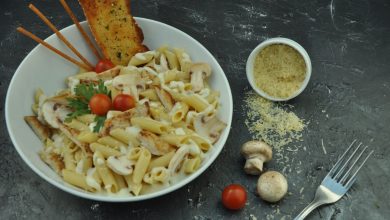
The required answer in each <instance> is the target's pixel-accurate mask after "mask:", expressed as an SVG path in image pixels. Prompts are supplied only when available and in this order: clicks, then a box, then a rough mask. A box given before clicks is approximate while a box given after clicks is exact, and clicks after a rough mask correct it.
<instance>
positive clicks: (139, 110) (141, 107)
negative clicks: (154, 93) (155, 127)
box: [134, 102, 150, 117]
mask: <svg viewBox="0 0 390 220" xmlns="http://www.w3.org/2000/svg"><path fill="white" fill-rule="evenodd" d="M147 116H150V105H149V102H144V103H143V104H138V105H137V106H136V107H135V112H134V117H147Z"/></svg>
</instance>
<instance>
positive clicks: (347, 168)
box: [328, 139, 374, 187]
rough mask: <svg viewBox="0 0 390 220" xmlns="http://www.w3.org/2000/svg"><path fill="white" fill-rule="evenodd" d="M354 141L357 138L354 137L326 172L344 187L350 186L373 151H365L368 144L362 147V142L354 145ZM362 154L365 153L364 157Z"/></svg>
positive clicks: (355, 141)
mask: <svg viewBox="0 0 390 220" xmlns="http://www.w3.org/2000/svg"><path fill="white" fill-rule="evenodd" d="M356 143H357V140H356V139H355V140H354V141H353V142H352V143H351V145H350V146H349V147H348V148H347V150H346V151H345V152H344V153H343V155H342V156H341V157H340V158H339V159H338V161H337V162H336V164H335V165H334V166H333V168H332V169H331V170H330V171H329V174H328V176H329V177H331V178H332V179H334V180H335V181H336V182H338V183H340V184H341V185H343V186H345V187H350V186H351V185H352V184H353V183H354V182H355V180H356V175H357V173H358V172H359V170H360V169H361V168H362V167H363V165H364V163H365V162H366V161H367V160H368V158H369V157H370V156H371V154H372V153H373V152H374V151H373V150H371V151H370V152H369V153H367V152H366V150H367V149H368V146H364V147H362V146H363V144H362V143H361V142H360V143H359V144H358V145H357V147H355V146H356ZM363 154H365V155H367V156H365V158H364V159H363V157H362V156H363Z"/></svg>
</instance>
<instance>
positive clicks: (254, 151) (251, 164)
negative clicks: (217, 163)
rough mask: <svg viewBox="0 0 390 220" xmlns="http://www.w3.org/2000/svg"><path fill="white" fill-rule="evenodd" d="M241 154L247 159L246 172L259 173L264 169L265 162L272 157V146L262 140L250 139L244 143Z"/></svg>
mask: <svg viewBox="0 0 390 220" xmlns="http://www.w3.org/2000/svg"><path fill="white" fill-rule="evenodd" d="M241 154H242V155H243V156H244V157H245V159H246V163H245V166H244V170H245V172H246V173H247V174H251V175H259V174H260V173H261V172H262V171H263V163H265V162H268V161H270V160H271V159H272V148H271V147H270V146H268V144H266V143H264V142H262V141H248V142H246V143H245V144H244V145H242V148H241Z"/></svg>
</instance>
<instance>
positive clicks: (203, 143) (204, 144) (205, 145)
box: [191, 134, 212, 151]
mask: <svg viewBox="0 0 390 220" xmlns="http://www.w3.org/2000/svg"><path fill="white" fill-rule="evenodd" d="M191 140H193V141H194V142H195V143H196V144H197V145H198V146H199V147H200V149H202V150H203V151H208V150H210V148H211V146H212V145H211V143H210V142H209V141H208V140H207V139H205V138H202V137H201V136H199V135H197V134H193V135H191Z"/></svg>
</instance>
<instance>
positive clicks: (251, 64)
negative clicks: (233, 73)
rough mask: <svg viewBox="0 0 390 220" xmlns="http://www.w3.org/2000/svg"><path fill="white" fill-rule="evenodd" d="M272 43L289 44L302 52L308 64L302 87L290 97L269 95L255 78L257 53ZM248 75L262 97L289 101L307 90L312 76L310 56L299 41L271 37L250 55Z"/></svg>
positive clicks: (247, 64) (247, 65)
mask: <svg viewBox="0 0 390 220" xmlns="http://www.w3.org/2000/svg"><path fill="white" fill-rule="evenodd" d="M272 44H285V45H288V46H290V47H292V48H294V49H295V50H297V51H298V52H299V53H300V54H301V56H302V57H303V59H304V60H305V64H306V76H305V80H304V81H303V83H302V84H301V87H300V88H299V89H298V90H297V91H296V92H295V93H294V94H292V95H291V96H290V97H287V98H279V97H273V96H270V95H268V94H267V93H265V92H264V91H263V90H262V89H261V88H259V87H257V86H256V83H255V79H254V76H253V69H254V62H255V59H256V56H257V54H258V53H260V51H261V50H262V49H263V48H265V47H267V46H269V45H272ZM246 76H247V78H248V81H249V83H250V85H251V87H252V88H253V90H255V91H256V92H257V94H259V95H261V96H262V97H264V98H266V99H268V100H271V101H287V100H290V99H293V98H295V97H296V96H298V95H299V94H301V93H302V92H303V90H305V88H306V86H307V84H308V82H309V80H310V77H311V61H310V57H309V55H308V54H307V52H306V50H305V49H304V48H303V47H302V46H301V45H299V44H298V43H297V42H295V41H293V40H291V39H288V38H282V37H276V38H270V39H268V40H265V41H263V42H262V43H260V44H259V45H258V46H257V47H256V48H255V49H254V50H253V51H252V52H251V54H250V55H249V57H248V60H247V62H246Z"/></svg>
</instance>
